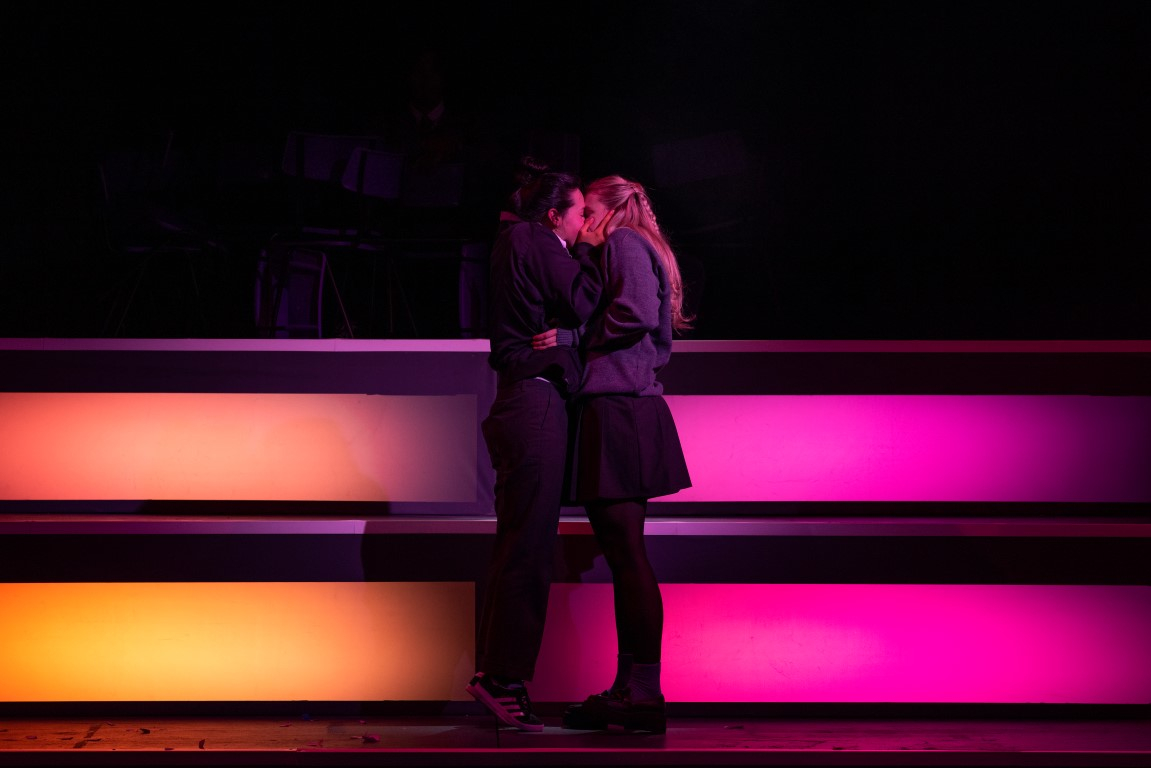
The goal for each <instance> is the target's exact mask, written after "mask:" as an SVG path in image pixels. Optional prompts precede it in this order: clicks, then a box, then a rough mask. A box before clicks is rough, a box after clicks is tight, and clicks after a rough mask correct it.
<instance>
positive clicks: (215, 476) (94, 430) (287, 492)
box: [0, 392, 478, 502]
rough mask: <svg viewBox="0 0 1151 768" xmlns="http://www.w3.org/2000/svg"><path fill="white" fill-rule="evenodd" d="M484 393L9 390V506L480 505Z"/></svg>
mask: <svg viewBox="0 0 1151 768" xmlns="http://www.w3.org/2000/svg"><path fill="white" fill-rule="evenodd" d="M476 409H477V403H476V397H475V396H474V395H450V396H434V397H432V396H428V397H422V396H419V397H418V396H410V395H404V396H383V395H347V394H247V393H245V394H185V393H60V392H45V393H36V392H33V393H21V392H15V393H13V392H8V393H0V498H2V499H235V500H248V499H250V500H260V499H267V500H278V499H298V500H313V499H316V500H332V501H467V502H471V501H474V500H475V498H476V483H477V472H476V467H477V452H478V437H477V433H478V427H477V419H476Z"/></svg>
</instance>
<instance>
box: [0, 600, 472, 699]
mask: <svg viewBox="0 0 1151 768" xmlns="http://www.w3.org/2000/svg"><path fill="white" fill-rule="evenodd" d="M0 604H2V605H3V606H4V625H5V626H4V632H3V634H2V635H0V700H2V701H300V700H310V701H382V700H401V701H420V700H430V701H445V700H454V699H469V700H470V697H468V696H467V694H466V693H464V686H465V685H467V682H468V679H469V678H470V677H471V675H472V674H473V672H474V666H475V661H474V636H475V621H474V614H475V611H474V606H475V593H474V587H473V585H472V584H471V583H454V582H434V583H399V582H386V583H384V582H281V583H265V582H243V583H227V582H213V583H198V582H197V583H187V582H173V583H68V584H0Z"/></svg>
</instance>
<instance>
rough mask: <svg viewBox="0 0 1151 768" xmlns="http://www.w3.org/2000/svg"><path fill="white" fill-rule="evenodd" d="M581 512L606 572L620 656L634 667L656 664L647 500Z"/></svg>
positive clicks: (655, 594) (659, 625)
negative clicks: (646, 530)
mask: <svg viewBox="0 0 1151 768" xmlns="http://www.w3.org/2000/svg"><path fill="white" fill-rule="evenodd" d="M586 509H587V516H588V520H589V521H591V526H592V531H593V532H594V533H595V538H596V542H598V543H599V547H600V550H601V551H602V552H603V556H604V560H605V561H606V562H607V565H608V568H610V569H611V574H612V587H613V594H614V597H615V628H616V639H617V641H618V643H619V652H620V653H630V654H632V656H633V657H634V661H635V663H636V664H656V663H658V662H659V661H660V649H661V646H662V641H663V596H662V595H661V594H660V591H659V581H658V580H657V579H656V577H655V571H654V570H653V569H652V567H651V563H650V562H649V561H648V559H647V547H646V546H645V544H644V537H643V524H644V518H645V517H646V516H647V500H646V499H626V500H620V501H610V502H594V503H592V504H589V505H587V507H586Z"/></svg>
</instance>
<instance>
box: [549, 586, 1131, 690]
mask: <svg viewBox="0 0 1151 768" xmlns="http://www.w3.org/2000/svg"><path fill="white" fill-rule="evenodd" d="M663 596H664V603H665V618H666V621H665V632H664V644H663V687H664V692H665V694H666V695H667V696H668V698H669V699H670V700H673V701H696V702H704V701H724V702H925V703H926V702H935V703H1051V704H1069V703H1076V704H1146V703H1147V702H1148V701H1151V654H1148V652H1147V649H1148V648H1151V587H1145V586H1031V585H992V586H972V585H932V584H915V585H889V584H665V585H663ZM547 621H548V623H547V628H546V632H545V638H544V644H543V653H542V655H541V657H540V662H539V671H538V673H537V675H536V680H535V681H534V683H533V685H532V697H533V698H534V699H537V700H539V701H575V700H580V699H582V698H583V697H585V696H587V695H588V694H589V693H592V692H595V691H599V690H602V689H603V688H605V687H606V686H607V685H608V684H609V683H610V682H611V679H612V676H613V673H614V670H615V654H616V646H615V630H614V628H613V620H612V597H611V586H610V585H608V584H556V585H553V587H552V598H551V605H550V608H549V613H548V620H547Z"/></svg>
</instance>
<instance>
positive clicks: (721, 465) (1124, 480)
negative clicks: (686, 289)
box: [660, 395, 1151, 502]
mask: <svg viewBox="0 0 1151 768" xmlns="http://www.w3.org/2000/svg"><path fill="white" fill-rule="evenodd" d="M667 399H668V402H669V405H670V407H671V409H672V412H673V414H674V415H675V420H676V426H677V428H678V429H679V434H680V438H681V440H682V441H683V445H684V453H685V454H686V457H687V463H688V467H689V469H690V471H691V477H692V483H693V485H692V487H691V488H689V489H686V490H683V491H680V492H679V493H677V494H675V495H674V496H668V497H664V498H662V499H660V500H661V501H685V502H686V501H715V502H726V501H1003V502H1077V501H1095V502H1146V501H1151V471H1149V470H1148V467H1149V465H1148V460H1149V457H1151V398H1148V397H1090V396H1071V395H1060V396H1055V395H1051V396H1030V395H819V396H815V395H688V396H670V395H669V396H668V398H667Z"/></svg>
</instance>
